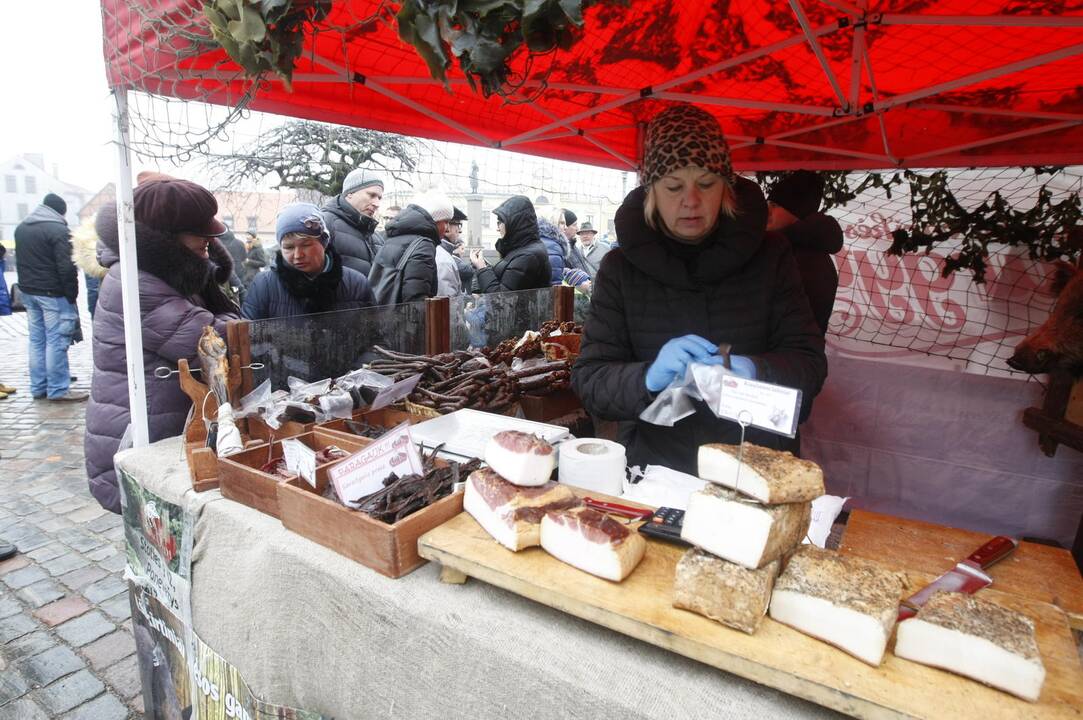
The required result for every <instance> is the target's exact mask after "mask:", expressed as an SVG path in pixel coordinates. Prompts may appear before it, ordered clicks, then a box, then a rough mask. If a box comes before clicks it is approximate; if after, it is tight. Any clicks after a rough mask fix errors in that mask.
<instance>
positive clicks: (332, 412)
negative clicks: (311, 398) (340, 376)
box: [319, 390, 354, 422]
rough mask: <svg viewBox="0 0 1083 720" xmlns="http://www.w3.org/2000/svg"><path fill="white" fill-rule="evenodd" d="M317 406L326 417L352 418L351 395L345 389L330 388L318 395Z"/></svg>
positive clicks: (352, 403)
mask: <svg viewBox="0 0 1083 720" xmlns="http://www.w3.org/2000/svg"><path fill="white" fill-rule="evenodd" d="M319 408H320V410H321V411H323V413H324V414H325V415H327V416H328V417H333V418H352V417H353V410H354V401H353V396H352V395H350V393H349V392H347V391H345V390H332V391H331V392H329V393H327V394H326V395H321V396H320V399H319ZM320 422H322V421H320Z"/></svg>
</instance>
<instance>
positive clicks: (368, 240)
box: [321, 195, 379, 277]
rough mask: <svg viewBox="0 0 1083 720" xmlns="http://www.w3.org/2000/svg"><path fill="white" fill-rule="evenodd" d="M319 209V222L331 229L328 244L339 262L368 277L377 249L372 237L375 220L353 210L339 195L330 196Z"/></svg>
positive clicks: (374, 229) (374, 230)
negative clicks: (332, 247) (321, 215)
mask: <svg viewBox="0 0 1083 720" xmlns="http://www.w3.org/2000/svg"><path fill="white" fill-rule="evenodd" d="M321 209H322V210H323V221H324V222H325V223H327V229H328V230H329V231H330V232H331V244H332V245H334V246H335V250H337V251H338V254H339V255H341V256H342V264H343V265H344V266H345V267H348V268H353V269H354V270H356V271H357V272H359V273H361V274H362V275H364V276H366V277H368V274H369V271H370V270H371V269H372V259H373V258H374V257H376V251H377V250H378V249H379V248H378V247H377V245H376V242H375V239H374V238H373V233H374V232H376V220H375V219H374V218H370V217H369V216H368V215H362V214H361V213H359V212H358V211H357V210H354V208H353V206H352V205H350V204H349V203H348V202H346V198H344V197H343V196H342V195H336V196H335V197H333V198H331V199H330V200H328V201H327V202H326V203H324V206H323V208H321Z"/></svg>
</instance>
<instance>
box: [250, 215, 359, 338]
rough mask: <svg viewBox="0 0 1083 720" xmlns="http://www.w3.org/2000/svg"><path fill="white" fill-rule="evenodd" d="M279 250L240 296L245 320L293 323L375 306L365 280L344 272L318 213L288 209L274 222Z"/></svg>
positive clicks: (352, 271)
mask: <svg viewBox="0 0 1083 720" xmlns="http://www.w3.org/2000/svg"><path fill="white" fill-rule="evenodd" d="M275 235H276V236H277V239H278V243H279V246H280V249H279V251H278V252H277V253H275V259H274V264H273V266H272V267H271V269H270V271H269V272H264V273H260V274H259V275H257V276H256V279H255V280H254V281H253V282H252V286H251V287H250V288H249V289H248V294H247V295H246V296H245V299H244V305H243V306H242V307H241V315H242V316H244V318H245V319H246V320H264V319H266V318H275V317H297V316H299V315H312V314H314V313H321V312H332V311H335V310H355V309H358V308H365V307H371V306H372V305H373V304H375V298H373V295H372V290H371V289H370V288H369V283H368V279H367V278H365V276H364V275H362V274H361V273H359V272H357V271H356V270H352V269H350V268H348V267H344V266H343V263H342V258H341V257H340V256H339V254H338V252H336V250H335V249H334V247H332V246H331V245H330V244H329V243H330V236H329V234H328V232H327V225H326V224H325V223H324V221H323V216H322V215H321V214H320V210H319V208H317V207H316V206H315V205H312V204H309V203H294V204H292V205H287V206H286V207H284V208H282V211H281V212H280V213H279V214H278V219H277V220H276V222H275Z"/></svg>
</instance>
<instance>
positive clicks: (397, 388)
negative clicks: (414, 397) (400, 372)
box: [369, 375, 421, 410]
mask: <svg viewBox="0 0 1083 720" xmlns="http://www.w3.org/2000/svg"><path fill="white" fill-rule="evenodd" d="M420 380H421V376H420V375H412V376H410V377H408V378H406V379H405V380H399V381H398V382H397V383H393V384H391V385H388V386H387V387H385V388H383V389H382V390H380V392H378V393H376V397H374V398H373V399H372V406H371V407H370V408H369V409H370V410H379V409H380V408H384V407H387V406H388V405H390V404H391V403H396V402H398V401H399V400H402V399H403V398H404V397H406V396H407V395H409V394H410V393H412V392H413V391H414V388H415V387H417V384H418V382H419V381H420Z"/></svg>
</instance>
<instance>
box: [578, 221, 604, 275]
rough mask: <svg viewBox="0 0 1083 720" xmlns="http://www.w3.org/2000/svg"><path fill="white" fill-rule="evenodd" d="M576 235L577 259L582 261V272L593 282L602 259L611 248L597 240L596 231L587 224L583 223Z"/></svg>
mask: <svg viewBox="0 0 1083 720" xmlns="http://www.w3.org/2000/svg"><path fill="white" fill-rule="evenodd" d="M576 235H578V236H579V245H580V250H579V257H581V258H582V259H583V267H582V270H583V271H584V272H586V273H587V275H590V278H591V280H593V279H594V276H595V275H597V274H598V268H600V267H601V266H602V258H604V257H605V256H606V253H608V252H609V250H610V249H611V248H610V247H609V246H608V245H606V244H605V243H604V242H600V241H599V240H598V231H597V230H595V229H594V226H593V225H591V224H590V223H589V222H584V223H583V225H582V226H581V227H580V228H579V231H578V232H577V233H576Z"/></svg>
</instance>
